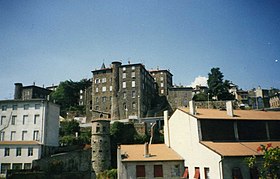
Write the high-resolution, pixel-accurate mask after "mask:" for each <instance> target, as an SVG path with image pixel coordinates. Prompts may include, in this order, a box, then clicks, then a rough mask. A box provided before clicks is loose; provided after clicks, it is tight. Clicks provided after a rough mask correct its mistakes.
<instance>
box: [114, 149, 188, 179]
mask: <svg viewBox="0 0 280 179" xmlns="http://www.w3.org/2000/svg"><path fill="white" fill-rule="evenodd" d="M183 172H184V160H183V159H182V157H181V156H180V155H178V154H177V153H176V152H175V151H174V150H172V149H171V148H169V147H167V146H166V145H165V144H151V145H147V144H145V145H144V144H133V145H121V146H120V147H119V148H118V179H135V178H173V179H180V178H181V176H182V174H183Z"/></svg>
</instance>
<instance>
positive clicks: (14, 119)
mask: <svg viewBox="0 0 280 179" xmlns="http://www.w3.org/2000/svg"><path fill="white" fill-rule="evenodd" d="M16 118H17V116H12V121H11V124H12V125H15V124H16Z"/></svg>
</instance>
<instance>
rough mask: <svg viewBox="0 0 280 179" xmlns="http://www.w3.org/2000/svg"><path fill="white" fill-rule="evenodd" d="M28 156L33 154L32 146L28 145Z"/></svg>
mask: <svg viewBox="0 0 280 179" xmlns="http://www.w3.org/2000/svg"><path fill="white" fill-rule="evenodd" d="M27 155H28V156H33V147H28V153H27Z"/></svg>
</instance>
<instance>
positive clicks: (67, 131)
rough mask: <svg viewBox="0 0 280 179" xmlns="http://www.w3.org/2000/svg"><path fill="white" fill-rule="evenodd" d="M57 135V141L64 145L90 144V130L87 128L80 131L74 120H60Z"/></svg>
mask: <svg viewBox="0 0 280 179" xmlns="http://www.w3.org/2000/svg"><path fill="white" fill-rule="evenodd" d="M76 133H78V137H76ZM59 135H60V140H59V142H60V144H61V145H64V146H69V145H83V144H90V140H91V131H90V130H89V129H88V130H86V129H85V130H83V131H81V130H80V126H79V123H78V122H77V121H75V120H71V121H63V122H61V123H60V128H59Z"/></svg>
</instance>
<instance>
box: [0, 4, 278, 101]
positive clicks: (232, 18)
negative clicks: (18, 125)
mask: <svg viewBox="0 0 280 179" xmlns="http://www.w3.org/2000/svg"><path fill="white" fill-rule="evenodd" d="M279 60H280V2H279V1H277V0H275V1H273V0H270V1H250V0H248V1H243V0H234V1H222V0H220V1H216V0H204V1H201V0H174V1H171V0H170V1H166V0H158V1H157V0H141V1H132V0H120V1H117V0H112V1H104V0H100V1H96V0H89V1H84V0H81V1H76V0H65V1H63V0H60V1H35V0H34V1H32V0H9V1H8V0H6V1H5V0H0V72H1V75H0V84H1V85H0V99H8V98H13V94H14V83H15V82H22V83H23V84H24V85H31V84H32V83H33V82H35V83H36V85H38V86H42V85H44V86H50V85H52V84H59V82H60V81H65V80H69V79H72V80H73V81H79V80H81V79H83V78H90V77H92V74H91V71H92V70H94V69H96V68H100V66H101V64H102V62H104V63H105V64H106V65H107V66H108V65H109V64H110V63H111V62H112V61H122V62H123V64H127V62H128V61H131V63H143V64H144V65H145V66H146V68H147V69H155V68H157V67H159V68H160V69H170V71H171V73H173V75H174V76H173V81H174V83H176V84H182V85H190V84H191V83H192V82H193V81H194V80H195V78H196V77H198V76H201V77H207V76H208V73H209V71H210V69H211V68H213V67H219V68H220V69H221V71H222V72H223V73H224V76H225V77H224V79H228V80H230V81H232V82H233V83H235V84H237V85H239V87H240V88H242V89H251V88H253V87H257V86H258V85H260V86H261V87H263V88H270V87H276V88H280V78H279V77H280V61H279Z"/></svg>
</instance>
